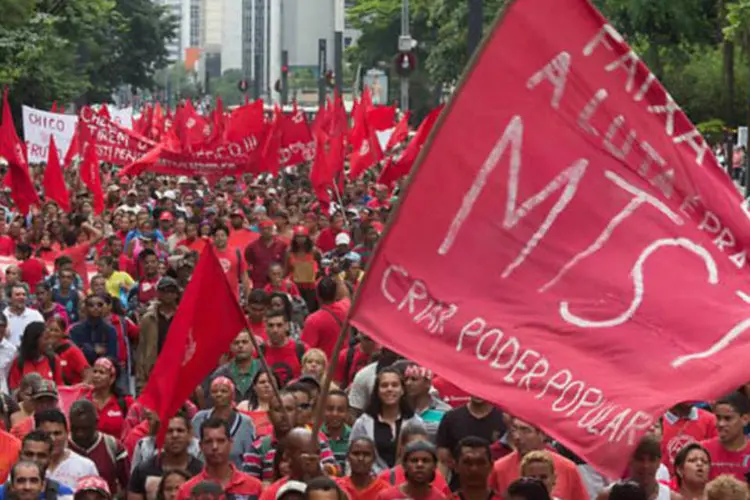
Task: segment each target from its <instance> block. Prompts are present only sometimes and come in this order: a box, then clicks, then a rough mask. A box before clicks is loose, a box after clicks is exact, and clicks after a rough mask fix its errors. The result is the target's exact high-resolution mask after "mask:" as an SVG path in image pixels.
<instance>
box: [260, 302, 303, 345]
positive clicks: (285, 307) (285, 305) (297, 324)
mask: <svg viewBox="0 0 750 500" xmlns="http://www.w3.org/2000/svg"><path fill="white" fill-rule="evenodd" d="M299 301H300V302H298V303H303V304H304V302H303V301H302V300H301V299H299ZM269 304H270V306H271V309H273V310H276V311H282V312H283V313H284V314H285V315H286V317H287V318H289V337H291V338H293V339H294V340H299V338H300V337H301V336H302V324H301V323H302V322H304V319H303V320H302V321H300V318H299V317H298V315H295V309H294V304H292V299H291V298H290V297H289V295H288V294H286V293H281V292H276V293H273V294H271V296H270V302H269ZM303 309H304V312H307V304H305V305H304V306H303Z"/></svg>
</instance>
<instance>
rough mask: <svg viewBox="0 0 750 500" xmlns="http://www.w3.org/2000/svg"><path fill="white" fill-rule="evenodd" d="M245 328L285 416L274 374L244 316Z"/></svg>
mask: <svg viewBox="0 0 750 500" xmlns="http://www.w3.org/2000/svg"><path fill="white" fill-rule="evenodd" d="M245 328H246V329H247V331H248V333H249V334H250V343H252V344H253V349H255V354H257V355H258V360H259V361H260V366H261V368H262V369H263V371H264V372H266V373H267V374H268V379H269V382H271V389H272V390H273V395H274V397H275V398H276V399H277V400H278V401H279V403H281V409H282V411H283V412H284V414H286V410H285V409H284V404H283V403H282V402H281V392H279V386H278V384H277V383H276V377H275V376H274V373H273V372H272V371H271V368H270V367H269V366H268V362H267V361H266V357H265V356H264V355H263V351H262V350H261V349H260V345H259V344H258V340H257V339H256V338H255V334H254V333H253V329H252V328H250V324H249V323H248V322H247V316H245Z"/></svg>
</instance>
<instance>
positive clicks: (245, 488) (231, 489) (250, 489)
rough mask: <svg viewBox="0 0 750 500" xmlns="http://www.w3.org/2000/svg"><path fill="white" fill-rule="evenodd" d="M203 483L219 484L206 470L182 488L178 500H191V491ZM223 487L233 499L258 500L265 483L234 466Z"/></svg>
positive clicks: (178, 493)
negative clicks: (213, 482)
mask: <svg viewBox="0 0 750 500" xmlns="http://www.w3.org/2000/svg"><path fill="white" fill-rule="evenodd" d="M201 481H216V482H218V480H217V479H216V478H212V477H210V476H209V475H208V474H206V471H205V470H204V471H203V472H201V473H200V474H198V475H197V476H195V477H194V478H192V479H190V480H189V481H188V482H186V483H185V484H183V485H182V486H180V491H178V492H177V500H187V499H188V498H190V497H191V495H190V491H191V490H192V489H193V487H194V486H195V485H196V484H198V483H200V482H201ZM221 486H222V487H223V488H224V493H226V494H227V495H231V496H232V497H233V498H242V499H243V500H258V499H259V498H260V494H261V493H262V492H263V483H261V482H260V481H258V480H257V479H255V478H254V477H253V476H251V475H250V474H245V473H244V472H240V471H238V470H237V469H236V468H235V466H234V465H232V475H231V477H230V478H229V481H227V482H226V483H224V484H222V485H221Z"/></svg>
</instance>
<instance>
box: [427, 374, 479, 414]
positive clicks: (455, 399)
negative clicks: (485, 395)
mask: <svg viewBox="0 0 750 500" xmlns="http://www.w3.org/2000/svg"><path fill="white" fill-rule="evenodd" d="M432 386H433V387H434V388H435V390H436V391H438V394H439V395H440V399H442V400H443V401H445V402H446V403H448V404H449V405H451V406H452V407H453V408H458V407H459V406H463V405H465V404H466V403H468V402H469V400H470V399H471V396H470V395H469V393H468V392H465V391H462V390H461V389H459V388H458V387H456V386H455V385H453V384H452V383H450V382H448V381H447V380H446V379H444V378H443V377H441V376H439V375H438V376H435V378H434V379H432Z"/></svg>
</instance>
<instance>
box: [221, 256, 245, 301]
mask: <svg viewBox="0 0 750 500" xmlns="http://www.w3.org/2000/svg"><path fill="white" fill-rule="evenodd" d="M216 256H217V257H218V258H219V263H220V264H221V267H222V269H224V274H226V275H227V280H228V281H229V285H230V286H231V288H232V291H233V292H234V293H235V295H237V297H239V295H240V277H241V276H242V274H243V273H247V264H245V259H243V258H242V255H241V254H240V251H239V250H236V249H232V248H225V249H224V250H216Z"/></svg>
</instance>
